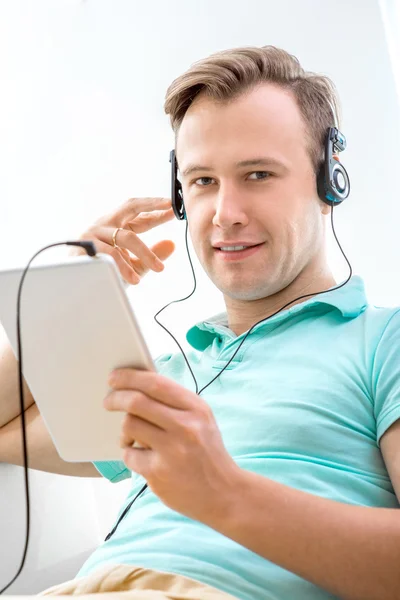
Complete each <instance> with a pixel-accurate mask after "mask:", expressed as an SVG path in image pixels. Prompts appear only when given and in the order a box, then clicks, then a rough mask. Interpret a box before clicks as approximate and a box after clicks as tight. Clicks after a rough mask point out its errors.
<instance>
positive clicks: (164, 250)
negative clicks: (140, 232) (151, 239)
mask: <svg viewBox="0 0 400 600" xmlns="http://www.w3.org/2000/svg"><path fill="white" fill-rule="evenodd" d="M150 250H151V251H152V252H154V254H155V255H156V256H157V257H158V258H159V259H160V260H162V261H163V260H166V259H167V258H169V257H170V256H171V254H172V253H173V252H174V251H175V244H174V242H173V241H172V240H162V241H161V242H157V244H154V246H152V247H151V248H150Z"/></svg>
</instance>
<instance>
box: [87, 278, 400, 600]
mask: <svg viewBox="0 0 400 600" xmlns="http://www.w3.org/2000/svg"><path fill="white" fill-rule="evenodd" d="M335 287H336V286H335ZM245 335H246V333H243V334H242V335H239V336H237V335H235V334H234V333H233V332H232V331H231V330H230V329H229V328H228V323H227V319H226V314H225V313H222V314H219V315H216V316H214V317H212V318H210V319H207V320H205V321H202V322H200V323H197V324H196V325H195V326H194V327H192V328H191V329H189V331H188V332H187V334H186V338H187V341H188V342H189V344H190V346H191V347H190V351H189V352H188V353H187V358H188V360H189V363H190V365H191V367H192V369H193V372H194V374H195V376H196V378H197V381H198V385H199V388H198V389H201V388H202V387H204V386H205V385H206V384H207V383H209V382H210V381H211V379H213V378H214V377H215V375H216V374H217V373H218V372H219V371H221V370H222V369H223V367H224V366H225V365H226V363H227V362H228V361H229V359H230V358H231V357H232V355H233V354H234V352H235V350H236V349H237V347H238V345H239V344H240V343H241V341H242V340H243V337H244V336H245ZM155 362H156V366H157V370H158V371H159V372H160V373H161V374H162V375H165V376H167V377H170V378H171V379H173V380H175V381H177V382H178V383H179V384H181V385H182V386H184V387H186V388H187V389H189V390H192V391H193V392H195V391H196V388H195V384H194V381H193V378H192V375H191V373H190V371H189V369H188V366H187V364H186V362H185V360H184V358H183V356H182V354H181V353H180V352H177V353H168V354H163V355H160V356H159V357H158V358H157V359H156V360H155ZM201 397H202V398H204V400H205V401H206V402H208V404H209V405H210V407H211V408H212V411H213V413H214V415H215V418H216V421H217V423H218V426H219V428H220V430H221V434H222V438H223V441H224V444H225V446H226V448H227V450H228V451H229V453H230V454H231V456H232V458H233V459H234V460H235V461H236V463H237V464H238V465H239V466H240V467H241V468H242V469H245V470H248V471H253V472H254V473H258V474H259V475H262V476H265V477H268V478H270V479H273V480H275V481H279V482H281V483H284V484H285V485H288V486H291V487H293V488H296V489H299V490H302V491H304V492H308V493H309V494H313V495H315V496H320V497H324V498H331V499H332V500H336V501H338V502H344V503H348V504H354V505H358V506H376V507H387V508H399V502H398V500H397V498H396V495H395V492H394V490H393V486H392V484H391V481H390V478H389V476H388V473H387V470H386V468H385V464H384V461H383V458H382V455H381V452H380V446H379V440H380V438H381V436H382V434H383V433H384V432H385V431H386V429H388V427H389V426H390V425H391V424H392V423H394V421H396V420H397V419H398V418H400V307H395V308H383V307H377V306H374V305H370V304H369V303H368V302H367V299H366V295H365V289H364V282H363V280H362V279H361V277H359V276H353V277H352V278H351V279H350V281H349V282H348V283H347V284H346V285H345V286H344V287H342V288H340V289H332V288H331V290H330V291H328V292H326V293H321V294H318V295H316V296H314V297H312V298H309V299H307V300H305V301H303V302H302V303H300V304H296V305H295V306H292V307H291V308H288V309H286V310H283V311H281V312H280V313H278V314H277V315H275V316H273V317H271V318H270V319H268V320H267V321H265V322H263V323H260V324H258V325H257V326H256V327H254V329H253V330H252V332H251V333H250V334H249V335H248V337H247V339H246V340H245V342H244V343H243V345H242V346H241V348H240V350H239V351H238V353H237V354H236V356H235V358H234V359H233V361H232V362H231V363H230V365H229V366H228V367H227V369H226V370H225V371H224V372H223V373H222V374H221V375H220V377H218V378H217V379H216V380H215V381H214V382H213V383H212V384H211V385H210V386H209V387H207V388H206V389H205V390H204V392H202V393H201ZM94 464H95V466H96V468H97V469H98V470H99V471H100V473H101V474H102V475H103V476H104V477H106V478H107V479H109V480H110V481H111V482H113V483H116V482H118V481H122V480H123V479H127V478H131V481H132V487H131V490H130V492H129V494H128V496H127V498H126V502H125V503H124V505H123V506H122V507H121V510H120V511H119V514H118V515H117V516H116V518H115V522H116V521H117V520H118V518H119V516H120V514H121V513H122V511H123V510H124V508H125V506H126V505H127V504H128V503H129V502H130V500H131V499H132V498H133V497H134V496H135V495H136V494H137V493H138V492H139V490H140V489H141V487H142V486H143V484H144V483H145V480H144V479H143V477H142V476H140V475H137V474H136V473H133V472H131V471H130V470H129V469H127V468H126V466H125V465H124V463H123V462H118V461H117V462H97V463H94ZM238 494H240V490H238ZM265 506H266V510H267V509H268V499H267V498H266V501H265ZM244 510H245V509H244ZM288 551H290V548H288ZM109 564H126V565H134V566H140V567H145V568H149V569H155V570H159V571H167V572H170V573H178V574H182V575H185V576H186V577H190V578H192V579H195V580H198V581H202V582H204V583H206V584H208V585H211V586H213V587H215V588H218V589H221V590H223V591H225V592H227V593H229V594H232V595H233V596H236V597H237V598H241V599H242V600H267V599H268V600H270V599H271V600H288V598H296V600H314V599H315V600H317V599H318V600H322V599H327V598H335V596H332V595H331V594H330V593H328V592H326V591H324V590H323V589H321V588H319V587H317V586H315V585H314V584H312V583H310V582H309V581H306V580H305V579H302V578H300V577H298V576H297V575H295V574H293V573H291V572H290V571H287V570H285V569H283V568H281V567H279V566H278V565H276V564H274V563H272V562H270V561H268V560H266V559H265V558H263V557H261V556H259V555H258V554H255V553H254V552H252V551H250V550H248V549H247V548H245V547H244V546H241V545H240V544H238V543H236V542H234V541H233V540H231V539H229V538H227V537H225V536H224V535H222V534H220V533H219V532H218V531H215V530H214V529H211V528H210V527H207V526H206V525H204V524H202V523H199V522H197V521H194V520H191V519H189V518H187V517H185V516H183V515H181V514H179V513H178V512H175V511H173V510H171V509H170V508H167V507H166V506H165V505H164V504H163V503H162V501H161V500H160V499H159V498H158V497H157V496H156V495H155V494H154V493H153V492H152V491H151V490H150V489H149V488H147V489H146V491H145V492H144V493H143V494H142V495H141V496H140V497H139V498H138V499H137V500H136V501H135V503H134V504H133V505H132V507H131V508H130V510H129V512H128V513H127V515H126V516H125V517H124V518H123V520H122V521H121V523H120V524H119V526H118V529H117V531H116V532H115V533H114V535H113V536H112V537H111V538H110V540H108V541H107V542H104V543H102V544H101V545H100V546H99V547H98V548H97V549H96V550H95V552H94V553H93V554H92V555H91V556H90V557H89V559H88V560H87V561H86V562H85V564H84V565H83V567H82V568H81V570H80V571H79V573H78V574H77V576H76V577H81V576H84V575H87V574H89V573H91V572H93V571H94V570H96V569H98V568H99V567H103V566H104V565H109Z"/></svg>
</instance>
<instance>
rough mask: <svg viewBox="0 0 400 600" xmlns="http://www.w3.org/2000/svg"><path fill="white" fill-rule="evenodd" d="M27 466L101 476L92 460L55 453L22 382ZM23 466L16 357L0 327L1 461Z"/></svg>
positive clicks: (71, 473)
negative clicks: (68, 459)
mask: <svg viewBox="0 0 400 600" xmlns="http://www.w3.org/2000/svg"><path fill="white" fill-rule="evenodd" d="M24 400H25V402H24V406H25V420H26V429H27V445H28V462H29V467H30V468H32V469H38V470H39V471H47V472H49V473H58V474H60V475H73V476H75V477H101V475H100V473H99V472H98V471H97V469H96V468H95V466H94V465H93V464H92V463H72V462H66V461H64V460H63V459H62V458H61V457H60V455H59V454H58V452H57V450H56V448H55V446H54V444H53V440H52V439H51V436H50V434H49V432H48V430H47V427H46V425H45V423H44V421H43V418H42V416H41V415H40V413H39V410H38V408H37V406H36V403H35V400H34V399H33V397H32V394H31V392H30V390H29V388H28V386H27V385H26V383H25V382H24ZM2 462H3V463H8V464H13V465H19V466H23V448H22V429H21V416H20V404H19V385H18V370H17V361H16V359H15V356H14V353H13V351H12V349H11V347H10V346H9V345H8V340H7V338H6V335H5V332H4V330H3V329H2V327H0V463H2Z"/></svg>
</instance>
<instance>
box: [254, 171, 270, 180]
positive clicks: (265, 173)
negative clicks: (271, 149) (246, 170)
mask: <svg viewBox="0 0 400 600" xmlns="http://www.w3.org/2000/svg"><path fill="white" fill-rule="evenodd" d="M260 173H261V174H262V175H271V173H270V172H269V171H254V173H250V175H259V174H260ZM256 179H258V180H259V179H267V177H261V178H260V177H257V178H256Z"/></svg>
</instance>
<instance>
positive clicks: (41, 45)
mask: <svg viewBox="0 0 400 600" xmlns="http://www.w3.org/2000/svg"><path fill="white" fill-rule="evenodd" d="M399 14H400V11H399V10H398V9H397V12H396V8H395V3H394V2H392V1H389V0H388V1H382V2H378V0H350V1H349V0H336V2H335V3H333V4H332V3H328V2H321V1H320V0H302V1H296V0H280V2H279V3H277V2H275V1H272V0H247V1H246V2H241V1H239V0H202V1H201V2H197V1H194V0H193V1H188V0H168V2H164V1H163V0H153V1H149V2H141V1H135V0H118V2H117V1H115V0H114V1H113V0H86V1H80V0H35V1H34V2H32V1H28V0H26V1H23V0H2V1H0V81H1V93H0V207H1V209H0V269H1V268H9V267H12V266H22V265H25V264H26V263H27V262H28V260H29V259H30V258H31V256H32V255H33V254H34V253H35V252H36V251H37V250H39V249H40V248H41V247H42V246H45V245H46V244H50V243H54V242H58V241H62V240H66V239H73V238H74V237H77V236H78V235H79V234H80V233H81V232H82V231H84V230H85V229H86V228H87V226H88V225H89V224H90V223H91V222H92V221H94V220H95V219H97V218H98V217H100V216H101V215H102V214H104V213H108V212H109V211H111V210H112V209H114V208H115V207H117V206H119V205H120V204H121V203H122V202H124V201H125V200H127V199H128V198H131V197H140V196H170V179H169V176H170V163H169V161H168V159H169V151H170V150H171V149H172V148H173V135H172V131H171V129H170V125H169V120H168V117H166V116H165V115H164V112H163V103H164V96H165V91H166V88H167V87H168V85H169V84H170V83H171V81H172V80H173V79H174V78H175V77H177V76H178V75H180V74H181V73H182V72H184V71H185V70H186V69H187V68H188V67H189V66H190V64H191V63H193V62H194V61H196V60H199V59H201V58H203V57H205V56H207V55H209V54H211V53H212V52H215V51H217V50H222V49H225V48H232V47H235V46H245V45H255V46H262V45H266V44H273V45H276V46H279V47H282V48H284V49H286V50H287V51H289V52H290V53H292V54H295V55H296V56H297V57H298V58H299V60H300V62H301V63H302V65H303V67H304V68H305V69H306V70H310V71H317V72H321V73H323V74H326V75H328V76H330V77H331V78H332V79H333V80H334V81H335V83H336V85H337V87H338V90H339V94H340V97H341V100H342V106H343V116H344V120H343V123H342V131H343V133H344V134H345V136H346V137H347V141H348V148H347V150H346V151H345V153H343V154H342V156H341V160H342V162H343V164H344V165H345V166H346V168H347V170H348V172H349V175H350V178H351V184H352V192H351V196H350V198H349V199H348V200H347V201H346V202H345V203H344V204H343V205H341V206H340V207H338V208H337V209H335V211H334V224H335V230H336V234H337V236H338V239H339V241H340V243H341V245H342V248H343V250H344V252H345V253H346V255H347V257H348V258H349V260H350V262H351V264H352V267H353V272H354V273H356V274H359V275H361V276H362V277H363V278H364V280H365V284H366V288H367V293H368V296H369V299H370V301H371V302H372V303H374V304H377V305H390V306H393V305H398V304H400V286H399V284H398V272H399V267H398V264H399V261H400V244H399V235H398V229H399V217H400V209H399V189H398V188H399V184H398V177H399V169H400V152H399V140H400V111H399V95H398V92H397V93H396V90H400V79H399V73H400V71H399V69H400V66H399V65H400V62H399V56H400V54H399V46H398V45H396V44H397V42H396V36H395V34H396V31H397V37H399V36H398V32H399V23H400V19H399ZM396 18H397V19H398V21H397V23H396ZM329 218H330V217H329ZM184 233H185V224H184V223H183V222H178V221H177V220H175V221H172V222H170V223H168V224H166V225H164V226H163V227H162V228H159V229H156V230H154V231H153V232H149V233H147V234H144V235H143V238H142V239H143V240H144V241H145V242H146V243H149V244H150V243H154V242H155V241H157V240H160V239H173V240H174V242H175V243H176V247H177V248H176V251H175V253H174V255H173V256H172V257H171V258H170V259H169V260H168V261H167V262H166V268H165V271H164V272H163V273H162V274H156V273H153V272H150V273H149V274H148V275H147V276H146V277H145V279H144V280H143V281H142V282H141V284H140V286H137V287H134V288H133V287H132V288H131V289H130V291H129V295H130V298H131V301H132V305H133V307H134V309H135V311H136V314H137V316H138V318H139V321H140V324H141V326H142V329H143V332H144V334H145V337H146V339H147V341H148V344H149V346H150V349H151V352H152V354H153V356H156V355H158V354H160V353H161V352H164V351H168V350H171V351H178V348H177V346H176V344H175V342H174V341H173V340H172V338H171V337H170V336H169V335H168V334H167V333H166V332H165V331H164V330H163V329H162V328H161V327H159V326H158V325H157V324H156V323H155V321H154V320H153V315H154V314H155V313H156V312H157V311H158V310H159V309H160V308H161V307H163V306H165V305H166V304H167V303H168V302H171V301H172V300H175V299H179V298H182V297H184V296H187V295H188V294H189V293H190V292H191V291H192V289H193V279H192V274H191V269H190V264H189V261H188V258H187V254H186V247H185V239H184ZM328 244H329V256H330V261H331V265H332V268H333V271H334V274H335V276H336V280H337V281H338V282H339V281H343V280H344V279H345V278H347V275H348V267H347V263H346V262H345V260H344V258H343V256H342V255H341V253H340V250H339V249H338V247H337V245H336V242H335V240H334V238H333V235H332V234H330V237H329V240H328ZM189 247H190V249H191V258H192V261H193V264H194V268H195V272H196V277H197V290H196V293H195V294H194V296H192V297H191V298H190V299H189V300H187V301H186V302H184V303H179V304H174V305H172V306H170V307H169V308H168V309H167V310H166V311H164V312H163V313H162V314H161V315H160V317H159V319H160V321H161V322H162V323H163V324H164V325H165V326H166V327H167V328H168V329H169V330H171V332H172V333H173V334H174V335H175V336H176V337H177V338H178V340H179V342H180V343H181V344H182V345H183V347H184V348H187V344H186V341H185V333H186V331H187V329H188V328H189V327H190V326H191V325H192V324H193V322H194V321H198V320H201V319H202V318H205V317H207V316H210V315H211V314H214V313H216V312H219V311H220V310H223V309H224V305H223V301H222V297H221V295H220V293H219V292H218V290H217V289H215V288H214V287H213V286H212V284H211V282H210V281H209V280H208V279H207V278H206V276H205V275H204V273H203V272H202V270H201V266H200V264H199V263H198V261H197V258H196V256H195V254H194V252H193V250H192V246H191V245H190V246H189ZM62 252H64V254H63V255H65V251H63V250H58V249H56V250H50V251H48V252H47V256H46V260H49V258H50V253H52V256H53V257H54V258H56V257H57V256H58V255H59V254H61V253H62ZM30 482H31V495H32V517H31V519H32V521H31V539H30V546H29V552H28V558H27V562H26V565H25V568H24V571H23V573H22V574H21V575H20V577H19V578H18V580H17V582H16V583H15V584H14V585H13V586H12V587H11V588H9V590H7V592H6V593H7V594H16V593H31V594H33V593H36V592H39V591H41V590H43V589H44V588H46V587H49V586H50V585H53V584H55V583H58V582H61V581H65V580H67V579H70V578H73V577H74V576H75V574H76V572H77V571H78V570H79V568H80V566H81V564H82V563H83V561H84V559H85V557H86V556H87V555H88V554H90V552H91V551H92V550H93V549H94V548H95V547H96V546H97V545H98V544H99V543H100V542H101V541H102V540H103V539H104V536H105V534H106V533H107V532H108V530H109V528H110V526H111V524H112V523H113V521H114V518H115V515H116V513H117V511H118V509H119V507H120V505H121V502H122V501H123V500H124V498H125V496H126V494H127V493H128V489H129V482H123V483H120V484H118V485H112V484H110V483H108V482H107V481H103V480H92V479H80V478H71V477H63V476H56V475H49V474H45V473H41V472H37V471H30ZM0 490H1V492H0V556H1V561H0V589H1V588H2V587H3V586H4V585H5V584H6V583H7V582H8V581H9V580H10V579H11V578H12V577H13V575H14V574H15V572H16V569H17V568H18V566H19V564H20V560H21V556H22V552H23V548H24V541H25V504H24V503H25V497H24V488H23V469H21V468H19V467H13V466H10V465H0ZM132 510H134V507H133V508H132Z"/></svg>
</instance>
